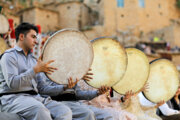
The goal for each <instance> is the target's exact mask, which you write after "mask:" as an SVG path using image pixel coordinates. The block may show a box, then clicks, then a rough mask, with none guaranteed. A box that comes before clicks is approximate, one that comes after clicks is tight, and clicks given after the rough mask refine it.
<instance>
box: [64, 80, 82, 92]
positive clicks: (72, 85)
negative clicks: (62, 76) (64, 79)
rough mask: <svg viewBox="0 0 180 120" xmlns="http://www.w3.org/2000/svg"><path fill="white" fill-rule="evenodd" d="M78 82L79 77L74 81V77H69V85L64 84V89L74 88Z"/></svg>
mask: <svg viewBox="0 0 180 120" xmlns="http://www.w3.org/2000/svg"><path fill="white" fill-rule="evenodd" d="M78 82H79V79H77V78H76V81H75V82H73V79H72V77H70V78H69V79H68V85H64V90H66V89H71V88H73V87H74V86H75V85H76V84H77V83H78Z"/></svg>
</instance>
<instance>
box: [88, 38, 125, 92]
mask: <svg viewBox="0 0 180 120" xmlns="http://www.w3.org/2000/svg"><path fill="white" fill-rule="evenodd" d="M92 45H93V50H94V60H93V64H92V66H91V68H92V72H93V74H94V75H93V80H91V81H87V83H88V84H89V85H90V86H93V87H95V88H99V87H101V86H102V85H106V86H109V87H111V86H113V85H114V84H116V83H117V82H118V81H119V80H120V79H121V78H122V76H123V75H124V73H125V71H126V66H127V55H126V52H125V50H124V48H123V47H122V45H121V44H120V43H119V42H118V41H116V40H113V39H111V38H99V39H95V40H93V41H92Z"/></svg>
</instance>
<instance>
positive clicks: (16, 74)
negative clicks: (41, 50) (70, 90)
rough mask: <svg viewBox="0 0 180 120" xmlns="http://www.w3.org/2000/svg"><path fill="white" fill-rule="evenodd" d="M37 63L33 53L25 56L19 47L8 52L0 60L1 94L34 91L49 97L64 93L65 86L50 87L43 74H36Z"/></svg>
mask: <svg viewBox="0 0 180 120" xmlns="http://www.w3.org/2000/svg"><path fill="white" fill-rule="evenodd" d="M36 63H37V61H36V59H35V57H33V55H32V53H30V52H29V53H28V54H27V55H25V54H24V52H23V49H22V48H20V47H19V46H15V48H11V49H9V50H7V51H6V52H5V53H4V55H3V56H2V58H1V60H0V71H1V72H0V94H4V93H18V92H26V91H32V90H33V91H35V92H37V93H41V94H47V95H58V94H60V93H62V92H63V85H56V86H48V85H47V84H46V82H44V81H45V79H47V78H46V76H45V75H44V74H43V73H38V74H35V72H34V69H33V67H34V66H35V65H36Z"/></svg>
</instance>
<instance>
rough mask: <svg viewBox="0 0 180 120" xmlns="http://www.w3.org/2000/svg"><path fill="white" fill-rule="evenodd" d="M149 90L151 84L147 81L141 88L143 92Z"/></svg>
mask: <svg viewBox="0 0 180 120" xmlns="http://www.w3.org/2000/svg"><path fill="white" fill-rule="evenodd" d="M148 90H149V84H148V83H146V84H145V85H144V87H143V88H142V89H141V91H143V92H148ZM141 91H140V92H141Z"/></svg>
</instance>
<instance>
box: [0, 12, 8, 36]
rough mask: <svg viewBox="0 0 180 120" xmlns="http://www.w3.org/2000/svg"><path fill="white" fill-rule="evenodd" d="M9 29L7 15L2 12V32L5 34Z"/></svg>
mask: <svg viewBox="0 0 180 120" xmlns="http://www.w3.org/2000/svg"><path fill="white" fill-rule="evenodd" d="M8 30H9V22H8V20H7V19H6V17H5V16H4V15H2V14H0V34H5V33H7V32H8Z"/></svg>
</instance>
